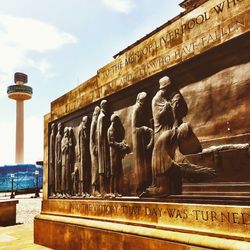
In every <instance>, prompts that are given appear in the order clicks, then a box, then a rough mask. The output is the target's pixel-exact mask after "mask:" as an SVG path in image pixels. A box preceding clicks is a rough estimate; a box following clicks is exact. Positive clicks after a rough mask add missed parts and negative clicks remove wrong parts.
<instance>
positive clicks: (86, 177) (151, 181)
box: [49, 76, 215, 198]
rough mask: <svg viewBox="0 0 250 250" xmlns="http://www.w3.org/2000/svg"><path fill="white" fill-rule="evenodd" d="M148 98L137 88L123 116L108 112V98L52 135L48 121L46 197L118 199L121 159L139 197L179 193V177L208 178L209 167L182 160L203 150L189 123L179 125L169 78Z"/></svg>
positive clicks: (178, 103) (181, 106)
mask: <svg viewBox="0 0 250 250" xmlns="http://www.w3.org/2000/svg"><path fill="white" fill-rule="evenodd" d="M150 99H151V98H149V96H148V94H147V93H146V92H139V93H138V94H137V97H136V102H135V103H134V104H132V105H130V110H131V112H130V113H131V114H130V115H129V117H126V119H124V117H123V116H122V115H121V112H120V111H119V109H117V110H112V103H111V102H109V101H108V100H102V101H101V102H100V104H99V105H100V106H95V107H94V110H93V109H92V110H93V111H92V114H88V115H86V114H85V115H83V116H81V117H82V118H81V121H80V123H78V125H77V124H76V122H75V123H71V124H67V123H65V125H64V133H63V135H62V125H61V123H60V122H59V123H58V124H57V134H56V136H55V126H56V124H55V123H53V124H51V129H50V131H51V132H50V143H49V194H50V196H51V197H57V198H68V197H82V198H87V197H103V198H115V197H121V196H123V194H124V192H123V188H124V182H123V181H124V178H123V177H124V176H123V167H124V166H123V161H124V160H126V159H129V161H130V162H131V163H130V165H128V164H126V167H128V166H130V168H131V170H130V171H131V173H133V176H135V179H136V180H135V183H136V188H135V189H136V194H137V195H138V196H139V195H140V197H141V198H143V197H166V196H169V195H172V194H181V192H182V178H183V177H185V178H192V179H197V180H199V179H200V178H210V177H213V176H214V175H215V171H214V170H213V169H210V168H205V167H202V166H198V165H194V164H191V163H189V162H188V161H186V159H185V155H187V154H192V153H198V152H201V151H202V148H201V144H200V142H199V140H198V138H197V137H196V136H195V134H194V133H193V131H192V128H191V126H190V125H189V124H188V123H183V118H184V117H185V116H186V114H187V112H188V108H187V104H186V102H185V100H184V98H183V96H182V95H181V93H180V91H179V90H178V89H177V88H176V87H175V86H174V84H172V83H171V80H170V78H169V77H167V76H165V77H163V78H161V79H160V81H159V90H158V91H157V93H156V94H155V96H154V97H153V98H152V101H151V100H150ZM150 102H151V104H152V105H151V107H152V117H150V116H148V115H146V114H147V113H148V114H151V110H150V111H149V110H148V106H147V105H146V103H150ZM113 111H115V113H113ZM120 115H121V116H120ZM129 118H130V119H129ZM128 120H129V122H130V123H128V122H127V121H128ZM152 120H153V123H152ZM125 121H126V122H125ZM125 137H126V138H127V139H128V141H129V142H126V141H125ZM127 155H129V157H128V156H127ZM131 159H132V161H131ZM126 161H128V160H126ZM126 195H132V194H126Z"/></svg>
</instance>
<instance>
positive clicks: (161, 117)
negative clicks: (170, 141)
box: [152, 76, 188, 185]
mask: <svg viewBox="0 0 250 250" xmlns="http://www.w3.org/2000/svg"><path fill="white" fill-rule="evenodd" d="M187 112H188V108H187V104H186V102H185V100H184V98H183V96H182V95H181V93H180V91H179V90H178V89H177V88H175V87H174V86H173V84H172V83H171V80H170V78H169V77H168V76H164V77H163V78H161V79H160V81H159V90H158V92H157V93H156V95H155V96H154V98H153V100H152V113H153V119H154V144H155V145H156V143H157V140H158V138H159V137H160V136H161V134H162V133H163V132H166V131H169V130H172V129H176V128H178V126H180V125H181V124H182V119H183V117H185V116H186V114H187ZM154 157H155V156H154ZM153 160H154V159H152V161H153ZM162 164H165V163H164V162H162ZM157 168H159V171H158V169H157ZM161 169H162V166H161V165H157V166H155V167H154V168H153V169H152V184H153V185H154V184H155V177H156V172H157V173H161ZM155 171H156V172H155ZM162 174H163V173H162Z"/></svg>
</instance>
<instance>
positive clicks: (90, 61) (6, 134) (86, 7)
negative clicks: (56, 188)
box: [0, 0, 183, 165]
mask: <svg viewBox="0 0 250 250" xmlns="http://www.w3.org/2000/svg"><path fill="white" fill-rule="evenodd" d="M180 2H181V1H180V0H171V1H167V0H157V1H155V0H91V1H90V0H88V1H87V0H60V1H59V0H43V1H34V0H22V1H20V0H1V2H0V55H1V56H0V117H1V122H0V138H1V139H0V165H3V164H9V163H14V161H15V111H16V110H15V109H16V105H15V101H13V100H10V99H8V97H7V95H6V87H7V86H8V85H11V84H13V75H14V73H15V72H23V73H26V74H28V76H29V85H30V86H31V87H32V88H33V92H34V94H33V99H32V100H29V101H26V102H25V155H24V157H25V162H27V163H34V162H35V161H36V160H42V158H43V116H44V115H45V114H46V113H48V112H49V111H50V103H51V101H53V100H54V99H56V98H58V97H59V96H61V95H63V94H64V93H66V92H68V91H69V90H71V89H72V88H74V87H76V86H77V85H79V84H80V83H82V82H84V81H86V80H87V79H89V78H90V77H92V76H94V75H95V74H96V71H97V70H98V69H99V68H101V67H103V66H104V65H105V64H107V63H109V62H110V61H112V60H113V58H112V57H113V55H115V54H116V53H117V52H119V51H121V50H122V49H124V48H126V47H127V46H128V45H130V44H131V43H134V42H135V41H136V40H138V39H140V38H141V37H143V36H144V35H146V34H147V33H149V32H151V31H152V30H153V29H155V28H157V27H158V26H160V25H162V24H163V23H165V22H167V21H168V20H169V19H171V18H173V17H175V16H176V15H177V14H179V13H180V12H181V11H183V10H182V9H181V8H180V7H179V6H178V4H179V3H180Z"/></svg>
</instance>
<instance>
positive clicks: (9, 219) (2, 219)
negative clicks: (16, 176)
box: [0, 200, 18, 226]
mask: <svg viewBox="0 0 250 250" xmlns="http://www.w3.org/2000/svg"><path fill="white" fill-rule="evenodd" d="M16 204H18V200H8V201H7V200H6V201H0V226H10V225H15V224H16Z"/></svg>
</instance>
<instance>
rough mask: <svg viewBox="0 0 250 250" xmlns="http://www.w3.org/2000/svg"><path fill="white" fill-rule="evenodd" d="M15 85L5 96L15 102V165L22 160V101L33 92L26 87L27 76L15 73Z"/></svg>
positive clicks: (30, 96)
mask: <svg viewBox="0 0 250 250" xmlns="http://www.w3.org/2000/svg"><path fill="white" fill-rule="evenodd" d="M14 80H15V85H10V86H9V87H8V89H7V94H8V97H9V98H10V99H13V100H16V163H23V159H24V157H23V156H24V101H26V100H29V99H31V98H32V94H33V90H32V88H31V87H29V86H26V85H24V84H26V83H27V82H28V76H27V75H26V74H23V73H20V72H17V73H15V76H14Z"/></svg>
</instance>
